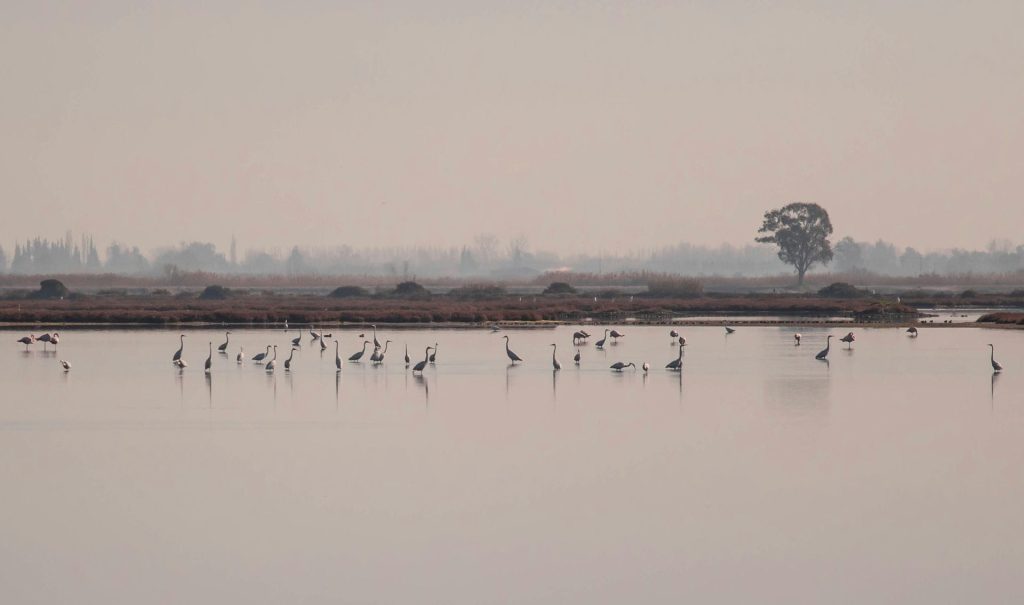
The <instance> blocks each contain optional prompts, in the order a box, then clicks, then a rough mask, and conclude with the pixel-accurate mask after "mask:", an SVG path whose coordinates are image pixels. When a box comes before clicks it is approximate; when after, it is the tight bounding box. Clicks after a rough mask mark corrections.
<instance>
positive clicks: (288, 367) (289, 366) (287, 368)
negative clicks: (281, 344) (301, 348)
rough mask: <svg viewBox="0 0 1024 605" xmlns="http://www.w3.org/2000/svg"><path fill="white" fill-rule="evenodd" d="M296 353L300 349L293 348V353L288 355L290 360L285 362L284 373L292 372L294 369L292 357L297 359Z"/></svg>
mask: <svg viewBox="0 0 1024 605" xmlns="http://www.w3.org/2000/svg"><path fill="white" fill-rule="evenodd" d="M295 351H298V349H297V348H295V347H292V352H291V353H289V354H288V359H285V360H284V371H285V372H290V371H291V369H292V357H295Z"/></svg>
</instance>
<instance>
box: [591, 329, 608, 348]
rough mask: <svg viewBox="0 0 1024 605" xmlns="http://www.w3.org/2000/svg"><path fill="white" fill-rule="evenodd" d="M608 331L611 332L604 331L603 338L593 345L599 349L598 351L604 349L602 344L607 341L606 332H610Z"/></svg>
mask: <svg viewBox="0 0 1024 605" xmlns="http://www.w3.org/2000/svg"><path fill="white" fill-rule="evenodd" d="M610 331H611V330H605V331H604V338H602V339H601V340H599V341H597V342H595V343H594V346H595V347H597V348H599V349H603V348H604V343H605V341H607V340H608V332H610Z"/></svg>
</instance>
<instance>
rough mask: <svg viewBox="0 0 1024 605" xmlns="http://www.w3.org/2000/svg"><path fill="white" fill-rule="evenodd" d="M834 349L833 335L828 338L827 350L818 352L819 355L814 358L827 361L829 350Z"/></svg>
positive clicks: (826, 340)
mask: <svg viewBox="0 0 1024 605" xmlns="http://www.w3.org/2000/svg"><path fill="white" fill-rule="evenodd" d="M831 347H832V335H831V334H829V335H828V338H826V339H825V348H824V349H822V350H820V351H818V354H817V355H815V356H814V358H815V359H821V360H825V359H827V358H828V350H829V349H830V348H831Z"/></svg>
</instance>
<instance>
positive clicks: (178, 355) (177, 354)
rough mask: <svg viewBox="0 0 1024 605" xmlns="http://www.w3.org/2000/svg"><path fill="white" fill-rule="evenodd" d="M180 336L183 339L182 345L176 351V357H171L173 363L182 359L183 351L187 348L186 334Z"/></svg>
mask: <svg viewBox="0 0 1024 605" xmlns="http://www.w3.org/2000/svg"><path fill="white" fill-rule="evenodd" d="M178 338H179V340H180V341H181V346H180V347H178V350H177V351H175V352H174V357H171V363H174V362H175V361H178V360H179V359H181V352H182V351H184V350H185V335H184V334H182V335H181V336H179V337H178Z"/></svg>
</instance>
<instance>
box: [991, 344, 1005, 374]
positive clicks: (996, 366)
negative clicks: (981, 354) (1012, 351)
mask: <svg viewBox="0 0 1024 605" xmlns="http://www.w3.org/2000/svg"><path fill="white" fill-rule="evenodd" d="M988 347H989V348H990V349H992V351H991V355H989V360H990V361H991V362H992V371H993V372H1002V371H1003V366H1001V365H999V362H998V361H996V348H995V347H994V346H992V345H991V344H990V345H988Z"/></svg>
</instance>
